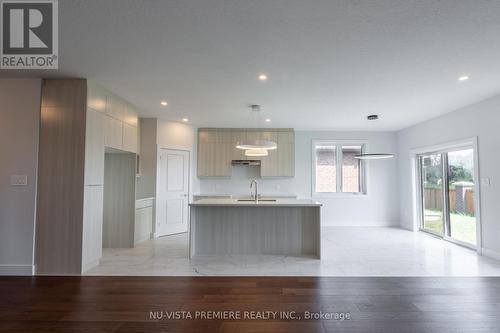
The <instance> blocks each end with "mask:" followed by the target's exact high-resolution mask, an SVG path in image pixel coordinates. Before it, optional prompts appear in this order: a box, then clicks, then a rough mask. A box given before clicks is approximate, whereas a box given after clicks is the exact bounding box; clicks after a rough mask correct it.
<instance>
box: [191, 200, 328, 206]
mask: <svg viewBox="0 0 500 333" xmlns="http://www.w3.org/2000/svg"><path fill="white" fill-rule="evenodd" d="M189 205H190V206H194V207H198V206H234V207H240V206H241V207H249V206H250V207H256V206H258V207H263V206H267V207H320V206H322V204H321V203H319V202H317V201H314V200H310V199H292V198H279V199H276V201H264V200H259V201H257V202H255V201H238V200H237V199H230V198H210V199H200V200H197V201H195V202H192V203H190V204H189Z"/></svg>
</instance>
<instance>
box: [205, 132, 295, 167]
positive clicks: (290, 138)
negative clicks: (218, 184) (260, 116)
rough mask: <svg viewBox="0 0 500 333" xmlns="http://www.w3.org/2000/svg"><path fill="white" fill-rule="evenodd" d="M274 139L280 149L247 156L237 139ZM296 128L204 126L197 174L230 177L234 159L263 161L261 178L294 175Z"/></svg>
mask: <svg viewBox="0 0 500 333" xmlns="http://www.w3.org/2000/svg"><path fill="white" fill-rule="evenodd" d="M251 139H254V140H256V139H264V140H272V141H275V142H276V143H277V149H275V150H270V151H269V155H268V156H264V157H247V156H245V151H244V150H243V149H238V148H236V145H237V144H238V142H240V141H243V140H251ZM294 151H295V140H294V131H293V129H245V128H233V129H228V128H201V129H199V130H198V177H231V173H232V166H231V161H232V160H250V159H252V160H260V161H261V176H262V177H293V176H294V169H295V155H294Z"/></svg>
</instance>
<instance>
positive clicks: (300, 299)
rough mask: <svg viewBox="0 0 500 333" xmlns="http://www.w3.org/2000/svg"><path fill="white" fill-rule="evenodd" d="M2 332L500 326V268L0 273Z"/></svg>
mask: <svg viewBox="0 0 500 333" xmlns="http://www.w3.org/2000/svg"><path fill="white" fill-rule="evenodd" d="M175 311H177V312H175ZM224 311H227V312H224ZM231 311H232V312H231ZM252 311H255V312H252ZM263 311H272V312H276V313H277V314H276V316H277V317H276V318H272V317H271V315H269V318H259V317H257V316H258V315H259V314H260V315H262V316H263V315H266V313H267V312H264V313H263ZM306 311H307V312H310V313H319V312H320V311H322V313H323V315H329V316H331V318H325V317H323V318H322V319H319V320H306ZM224 313H225V314H226V315H229V314H231V313H232V314H233V316H236V315H237V314H239V315H240V316H241V318H240V319H234V318H233V319H231V318H230V319H225V320H223V319H204V318H200V316H202V315H203V314H204V315H205V316H209V315H212V316H217V315H219V316H222V315H223V314H224ZM169 314H171V315H177V316H178V318H179V319H175V318H171V319H167V318H166V316H167V315H169ZM188 314H190V315H191V316H192V318H189V315H188ZM161 315H163V318H162V319H154V318H151V317H152V316H157V317H161ZM250 315H253V316H254V317H256V319H250V318H249V316H250ZM286 315H289V316H292V315H293V316H295V319H288V320H287V319H283V318H282V317H283V316H286ZM183 316H184V317H185V318H186V319H180V318H182V317H183ZM245 316H246V318H245ZM299 317H300V318H299ZM342 318H344V319H343V320H342ZM0 332H237V333H245V332H287V333H288V332H370V333H377V332H381V333H382V332H383V333H387V332H398V333H402V332H436V333H441V332H500V278H397V277H394V278H367V277H363V278H309V277H304V278H303V277H289V278H288V277H287V278H283V277H257V278H255V277H237V278H233V277H199V278H193V277H33V278H31V277H0Z"/></svg>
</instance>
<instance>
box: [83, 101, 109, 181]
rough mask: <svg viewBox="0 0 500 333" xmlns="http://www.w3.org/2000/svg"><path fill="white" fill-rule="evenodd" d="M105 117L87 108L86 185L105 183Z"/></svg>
mask: <svg viewBox="0 0 500 333" xmlns="http://www.w3.org/2000/svg"><path fill="white" fill-rule="evenodd" d="M104 117H105V116H104V115H103V114H102V113H100V112H97V111H95V110H94V109H91V108H88V109H87V125H86V127H85V131H86V133H85V185H103V184H104Z"/></svg>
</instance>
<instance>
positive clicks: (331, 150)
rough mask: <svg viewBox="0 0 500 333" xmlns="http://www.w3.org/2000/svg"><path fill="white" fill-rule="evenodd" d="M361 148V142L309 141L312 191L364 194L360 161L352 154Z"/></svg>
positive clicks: (357, 152) (362, 171) (361, 149)
mask: <svg viewBox="0 0 500 333" xmlns="http://www.w3.org/2000/svg"><path fill="white" fill-rule="evenodd" d="M363 148H364V145H363V144H350V143H345V144H344V143H339V142H329V141H317V142H313V157H314V166H313V169H314V170H313V186H314V188H313V192H314V193H317V194H321V193H358V194H359V193H361V194H364V193H365V189H364V167H363V162H362V161H361V160H358V159H356V158H355V157H354V156H355V155H357V154H361V153H362V152H363Z"/></svg>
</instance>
